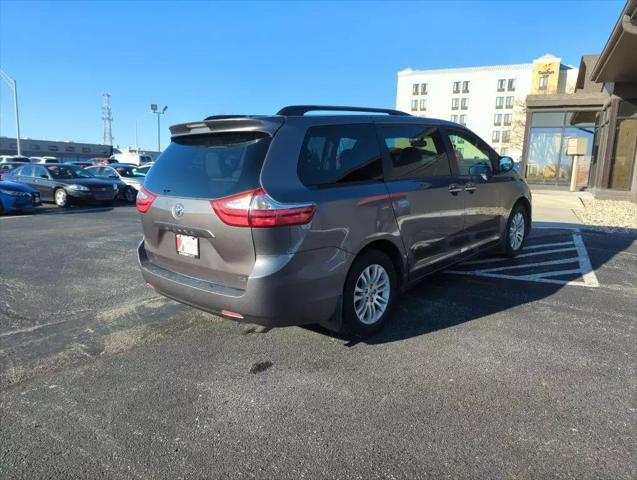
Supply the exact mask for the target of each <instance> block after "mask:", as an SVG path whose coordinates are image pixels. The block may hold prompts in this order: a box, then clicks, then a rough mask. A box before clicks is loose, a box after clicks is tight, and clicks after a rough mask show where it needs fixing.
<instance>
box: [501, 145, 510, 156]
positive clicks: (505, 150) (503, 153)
mask: <svg viewBox="0 0 637 480" xmlns="http://www.w3.org/2000/svg"><path fill="white" fill-rule="evenodd" d="M508 154H509V149H508V148H506V147H502V148H501V149H500V155H502V156H503V157H504V156H505V155H508Z"/></svg>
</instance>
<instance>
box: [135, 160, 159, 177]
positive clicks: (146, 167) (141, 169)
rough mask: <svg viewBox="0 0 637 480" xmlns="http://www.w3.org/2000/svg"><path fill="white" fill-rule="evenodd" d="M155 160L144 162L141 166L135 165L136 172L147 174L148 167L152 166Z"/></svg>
mask: <svg viewBox="0 0 637 480" xmlns="http://www.w3.org/2000/svg"><path fill="white" fill-rule="evenodd" d="M154 163H155V162H149V163H145V164H144V165H142V166H141V167H137V170H136V171H137V173H139V174H141V175H143V176H146V175H148V170H150V167H152V166H153V165H154Z"/></svg>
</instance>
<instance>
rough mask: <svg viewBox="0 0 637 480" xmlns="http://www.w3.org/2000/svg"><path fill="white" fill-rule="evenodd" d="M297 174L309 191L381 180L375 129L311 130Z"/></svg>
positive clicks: (364, 126)
mask: <svg viewBox="0 0 637 480" xmlns="http://www.w3.org/2000/svg"><path fill="white" fill-rule="evenodd" d="M153 168H154V167H153ZM298 174H299V179H300V180H301V182H303V183H304V184H305V185H307V186H308V187H313V186H334V185H341V184H348V183H354V182H368V181H378V180H382V179H383V167H382V162H381V157H380V149H379V148H378V140H377V138H376V132H375V130H374V127H373V126H372V125H369V124H360V125H325V126H317V127H310V128H308V130H307V134H306V135H305V139H304V140H303V146H302V147H301V154H300V156H299V164H298Z"/></svg>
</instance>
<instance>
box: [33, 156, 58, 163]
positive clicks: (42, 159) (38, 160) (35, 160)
mask: <svg viewBox="0 0 637 480" xmlns="http://www.w3.org/2000/svg"><path fill="white" fill-rule="evenodd" d="M29 160H31V163H60V161H59V160H58V158H57V157H29Z"/></svg>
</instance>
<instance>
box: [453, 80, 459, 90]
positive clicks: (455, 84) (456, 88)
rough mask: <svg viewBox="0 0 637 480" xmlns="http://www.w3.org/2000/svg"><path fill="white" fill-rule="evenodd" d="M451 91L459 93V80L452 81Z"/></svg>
mask: <svg viewBox="0 0 637 480" xmlns="http://www.w3.org/2000/svg"><path fill="white" fill-rule="evenodd" d="M453 93H460V82H453Z"/></svg>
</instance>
